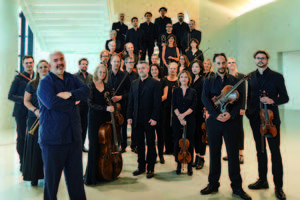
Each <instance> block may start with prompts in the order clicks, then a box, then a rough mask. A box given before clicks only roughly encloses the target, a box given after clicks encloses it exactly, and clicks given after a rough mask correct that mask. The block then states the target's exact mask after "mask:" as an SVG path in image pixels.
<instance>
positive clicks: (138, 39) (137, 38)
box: [126, 17, 145, 55]
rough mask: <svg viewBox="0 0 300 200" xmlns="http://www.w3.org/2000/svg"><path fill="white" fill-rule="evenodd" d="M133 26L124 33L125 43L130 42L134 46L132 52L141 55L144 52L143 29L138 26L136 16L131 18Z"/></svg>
mask: <svg viewBox="0 0 300 200" xmlns="http://www.w3.org/2000/svg"><path fill="white" fill-rule="evenodd" d="M131 24H132V26H133V28H131V29H129V30H128V31H127V33H126V43H127V42H131V43H132V44H133V46H134V53H135V54H136V55H139V54H140V55H142V54H143V53H144V51H145V50H144V31H143V30H142V29H140V28H139V20H138V18H137V17H133V18H132V19H131Z"/></svg>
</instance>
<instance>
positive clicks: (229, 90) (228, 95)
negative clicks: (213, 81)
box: [212, 74, 251, 113]
mask: <svg viewBox="0 0 300 200" xmlns="http://www.w3.org/2000/svg"><path fill="white" fill-rule="evenodd" d="M250 76H251V74H248V75H246V76H244V77H243V78H242V79H241V80H240V81H239V82H238V83H236V84H235V85H234V86H232V85H226V86H225V87H224V88H223V89H222V91H221V94H220V95H219V96H217V97H214V98H212V101H213V103H214V106H215V108H216V109H217V110H219V111H220V112H221V113H224V112H227V105H228V104H233V103H234V102H235V101H237V100H238V99H239V93H238V91H237V90H236V89H237V88H238V87H239V86H240V85H241V84H242V83H243V82H244V81H246V80H247V79H248V78H250Z"/></svg>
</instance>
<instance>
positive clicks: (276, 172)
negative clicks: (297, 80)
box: [246, 68, 289, 189]
mask: <svg viewBox="0 0 300 200" xmlns="http://www.w3.org/2000/svg"><path fill="white" fill-rule="evenodd" d="M251 74H252V76H251V77H250V78H249V80H248V102H247V111H246V116H247V117H248V118H249V121H250V125H251V129H252V132H253V137H254V140H255V144H256V151H257V161H258V173H259V178H260V179H261V180H267V172H268V159H267V153H266V144H265V143H266V142H265V140H264V153H262V146H261V140H262V137H261V134H260V124H261V121H260V116H259V112H260V105H261V104H260V95H261V93H262V92H263V91H266V93H267V96H268V97H269V98H270V99H273V100H274V104H272V105H270V104H269V105H268V109H270V110H272V111H273V113H274V119H273V124H274V125H275V126H276V129H277V136H276V137H274V138H267V140H268V144H269V148H270V151H271V160H272V173H273V180H274V184H275V187H276V188H279V189H280V188H282V185H283V180H282V177H283V169H282V168H283V166H282V159H281V153H280V117H279V110H278V106H279V105H282V104H285V103H287V102H288V101H289V96H288V94H287V90H286V87H285V84H284V78H283V76H282V75H281V74H280V73H278V72H275V71H272V70H270V69H269V68H267V69H266V70H265V71H264V72H263V75H260V74H259V72H258V70H256V71H254V72H252V73H251Z"/></svg>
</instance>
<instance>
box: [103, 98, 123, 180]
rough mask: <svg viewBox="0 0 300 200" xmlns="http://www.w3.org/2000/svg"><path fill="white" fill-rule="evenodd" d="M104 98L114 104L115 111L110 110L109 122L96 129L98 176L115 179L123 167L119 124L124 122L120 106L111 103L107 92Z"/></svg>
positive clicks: (110, 103)
mask: <svg viewBox="0 0 300 200" xmlns="http://www.w3.org/2000/svg"><path fill="white" fill-rule="evenodd" d="M104 95H105V98H106V100H107V101H108V103H109V105H110V106H114V108H115V111H114V112H111V113H110V115H111V122H106V123H104V124H103V125H101V127H100V129H99V131H98V138H99V141H98V143H99V144H100V150H99V159H98V167H97V169H98V170H97V171H98V177H99V178H100V179H102V180H107V181H110V180H115V179H116V178H117V177H118V176H119V175H120V173H121V171H122V168H123V159H122V154H121V148H120V147H119V141H120V138H121V137H120V127H119V126H120V125H122V123H123V122H124V118H123V116H122V115H121V114H120V110H121V106H120V105H117V104H113V103H112V101H111V99H109V92H106V93H105V94H104Z"/></svg>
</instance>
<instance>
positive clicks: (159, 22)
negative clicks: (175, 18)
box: [154, 17, 172, 40]
mask: <svg viewBox="0 0 300 200" xmlns="http://www.w3.org/2000/svg"><path fill="white" fill-rule="evenodd" d="M168 23H171V24H172V20H171V18H169V17H164V18H161V17H158V18H156V19H155V21H154V25H155V30H156V34H155V39H156V40H157V39H158V37H159V36H160V35H161V34H163V33H164V32H166V25H167V24H168Z"/></svg>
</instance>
